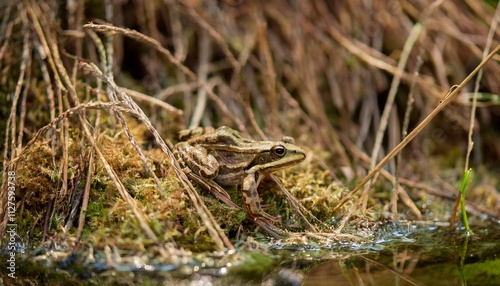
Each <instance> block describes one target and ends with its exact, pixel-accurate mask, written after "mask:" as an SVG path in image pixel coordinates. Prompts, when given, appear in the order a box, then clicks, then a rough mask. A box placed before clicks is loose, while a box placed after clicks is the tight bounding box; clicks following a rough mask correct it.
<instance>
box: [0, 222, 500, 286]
mask: <svg viewBox="0 0 500 286" xmlns="http://www.w3.org/2000/svg"><path fill="white" fill-rule="evenodd" d="M473 231H474V235H473V236H470V237H466V236H464V235H463V230H454V231H450V230H449V228H448V227H442V226H437V225H434V224H433V225H426V224H388V225H386V226H383V227H381V228H380V229H379V230H378V231H377V232H376V233H375V234H374V235H373V237H371V241H372V242H371V243H365V244H346V243H332V244H330V245H314V246H311V245H308V246H301V245H293V246H290V245H280V244H271V245H270V250H269V251H268V252H267V253H266V254H262V253H260V252H255V251H254V252H252V251H245V252H243V251H241V252H239V253H238V259H237V260H236V261H235V260H232V261H231V262H225V264H223V265H224V266H223V267H221V264H220V263H219V264H218V263H213V264H210V263H208V264H207V263H206V261H207V260H204V261H201V260H199V261H198V262H196V261H193V262H190V263H188V264H186V265H182V266H179V265H150V266H147V265H134V264H121V265H115V267H111V268H110V267H105V266H103V262H102V261H100V262H97V263H95V264H94V265H92V266H88V265H86V266H83V265H82V264H81V263H80V262H79V260H78V258H75V257H71V259H66V260H65V261H62V262H58V263H51V266H50V267H47V265H49V264H47V262H45V264H44V265H40V263H33V264H30V263H26V264H23V265H20V266H19V267H20V268H23V267H26V269H20V271H19V272H18V273H19V275H20V277H18V278H17V279H16V280H12V279H10V278H8V277H7V276H6V275H5V273H4V270H2V275H1V277H0V284H5V283H8V284H5V285H15V284H9V283H11V282H14V283H16V284H26V283H28V284H29V283H38V282H42V284H45V283H48V284H49V285H59V284H61V283H68V281H72V283H75V282H77V283H84V284H91V285H96V284H109V283H117V284H122V283H124V284H129V285H144V284H148V285H155V284H157V283H162V284H166V285H242V284H244V285H315V286H318V285H500V259H499V255H500V226H499V225H498V224H493V223H492V224H489V225H486V226H484V227H481V228H476V229H473ZM2 259H3V258H2ZM222 260H223V259H222ZM214 261H215V260H214ZM219 261H220V260H219ZM227 261H230V260H227ZM28 264H29V266H28Z"/></svg>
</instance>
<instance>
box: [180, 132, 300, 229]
mask: <svg viewBox="0 0 500 286" xmlns="http://www.w3.org/2000/svg"><path fill="white" fill-rule="evenodd" d="M179 139H180V141H181V142H179V143H177V144H176V145H175V148H174V155H175V157H176V159H177V161H178V162H179V164H180V166H181V167H182V169H183V171H184V172H185V173H186V174H187V176H188V177H189V178H190V179H191V180H193V181H195V182H196V183H198V184H200V185H201V187H202V188H204V189H206V190H208V191H210V192H211V193H212V194H214V195H215V196H216V197H217V198H218V199H219V200H221V201H222V202H224V203H226V204H228V205H230V206H233V207H235V208H239V209H241V207H239V206H237V205H236V204H235V203H234V202H233V201H232V200H231V197H230V196H229V194H228V193H227V192H226V191H225V190H224V188H223V186H239V187H240V189H241V192H242V195H243V203H244V209H245V211H246V213H247V215H248V217H249V218H250V219H251V220H253V221H254V222H255V223H256V224H257V225H258V226H260V227H262V228H263V229H264V230H265V231H267V232H268V233H269V234H271V235H273V236H279V235H278V234H277V233H276V231H275V230H273V229H274V227H273V223H274V222H275V221H276V218H275V217H273V216H271V215H269V214H267V213H266V212H264V211H263V210H262V208H261V204H260V198H259V193H258V192H257V188H258V186H259V183H260V182H261V180H262V178H263V177H265V176H266V175H269V174H271V173H273V172H275V171H278V170H282V169H285V168H288V167H291V166H294V165H296V164H298V163H300V162H302V161H303V160H304V159H305V157H306V155H305V152H304V150H302V149H301V148H299V147H298V146H296V145H295V142H294V140H293V138H291V137H286V136H285V137H283V139H282V140H281V141H256V140H252V139H249V138H244V137H242V136H241V135H240V134H239V132H238V131H236V130H233V129H231V128H229V127H225V126H223V127H219V128H217V129H215V130H214V129H213V128H196V129H188V130H183V131H181V132H180V134H179Z"/></svg>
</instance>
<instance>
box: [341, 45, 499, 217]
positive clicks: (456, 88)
mask: <svg viewBox="0 0 500 286" xmlns="http://www.w3.org/2000/svg"><path fill="white" fill-rule="evenodd" d="M498 51H500V45H498V46H497V47H496V48H495V49H494V50H493V51H492V52H491V53H490V54H488V56H487V57H486V58H484V59H483V60H482V61H481V63H480V64H479V65H478V66H477V67H476V68H475V69H474V70H473V71H472V72H471V73H470V74H469V75H468V76H467V77H466V78H465V79H464V80H463V81H462V82H461V83H460V84H459V85H457V86H453V87H452V88H451V89H450V90H449V91H448V93H446V95H445V96H444V97H443V99H442V100H441V102H440V103H439V105H438V106H437V107H436V108H434V110H432V112H431V113H430V114H429V115H427V117H425V119H424V120H422V122H420V124H418V126H417V127H415V129H413V131H411V132H410V133H409V134H408V136H406V137H405V138H404V139H403V140H402V141H401V142H400V143H399V144H398V145H397V146H396V147H394V149H392V150H391V152H389V153H388V154H387V155H386V156H385V157H384V158H383V159H382V160H381V161H380V162H379V163H378V164H377V165H376V166H375V167H374V168H373V169H372V170H371V171H370V172H369V173H368V174H367V175H366V176H365V177H364V178H363V179H362V180H361V181H360V182H359V183H358V184H357V185H356V187H355V188H354V189H353V190H352V191H350V192H349V193H348V194H347V195H346V196H345V197H344V198H342V200H340V202H339V203H338V204H337V205H336V206H335V207H334V209H333V211H337V210H338V209H339V208H340V207H342V205H344V204H345V203H346V202H347V201H348V200H349V199H350V198H351V197H352V195H353V194H355V193H356V192H357V191H359V190H360V189H361V188H362V187H363V186H364V185H365V184H366V183H367V182H368V181H369V180H370V179H371V178H372V177H373V176H375V174H377V173H378V172H379V171H380V170H381V169H382V168H383V167H384V166H385V164H387V163H388V162H389V160H391V159H392V158H394V156H396V155H397V154H398V153H399V152H400V151H401V150H402V149H403V148H404V147H405V146H406V145H407V144H408V143H409V142H410V141H411V140H413V138H415V136H417V135H418V133H420V131H422V129H424V127H425V126H427V124H429V122H431V120H432V119H433V118H434V117H435V116H436V115H437V114H438V113H439V112H441V111H442V110H443V109H444V108H445V107H446V106H447V105H448V104H449V103H450V102H451V101H452V100H453V99H454V98H455V97H456V96H457V95H458V94H459V92H460V91H461V90H462V88H463V87H464V86H465V85H466V84H467V83H468V82H469V81H470V80H471V79H472V77H473V76H474V75H475V74H476V73H477V72H478V71H479V70H480V69H481V68H483V66H484V65H485V64H486V63H487V62H488V61H489V60H490V59H491V58H492V57H493V56H494V55H495V54H496V53H497V52H498Z"/></svg>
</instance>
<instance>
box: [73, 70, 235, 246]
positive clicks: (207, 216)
mask: <svg viewBox="0 0 500 286" xmlns="http://www.w3.org/2000/svg"><path fill="white" fill-rule="evenodd" d="M81 65H82V68H84V69H88V70H90V71H92V72H93V73H94V74H95V75H96V76H97V77H98V78H100V79H101V80H103V81H104V82H106V83H107V84H108V85H109V86H110V88H111V90H112V91H113V92H115V93H116V94H117V95H119V96H120V98H122V99H123V100H124V101H125V103H126V104H127V105H128V107H129V108H130V109H131V110H133V111H134V112H136V114H137V116H138V118H139V120H141V121H142V122H143V123H144V124H145V125H146V127H147V128H148V130H149V131H150V132H151V134H153V136H154V138H155V141H156V143H157V144H158V145H159V146H160V148H161V149H162V150H163V152H165V154H167V155H168V158H169V160H170V164H171V166H172V167H173V168H174V170H175V173H176V175H177V177H178V178H179V180H180V182H181V184H182V185H183V187H184V188H185V190H186V191H187V192H188V195H189V197H190V199H191V202H192V203H193V205H194V206H195V208H196V210H197V211H198V215H199V216H200V217H201V219H202V221H203V223H204V224H205V226H206V227H207V230H208V232H209V233H210V236H211V237H212V239H213V241H214V243H215V244H216V246H217V247H218V249H219V250H220V251H223V250H224V246H225V247H227V248H228V249H233V246H232V244H231V242H230V241H229V239H228V238H227V236H226V235H225V234H224V232H223V231H222V230H221V228H220V226H219V225H218V224H217V221H216V220H215V219H214V218H213V216H212V214H211V213H210V211H209V210H208V208H207V207H206V206H205V204H204V203H203V201H202V200H201V198H200V197H199V195H198V193H197V192H196V190H195V189H194V187H193V186H192V184H191V182H190V181H189V179H188V178H187V177H186V174H185V173H184V172H183V171H182V169H181V167H180V166H179V163H178V162H177V160H176V159H175V157H174V155H173V153H172V151H171V150H170V148H169V147H168V146H167V144H166V143H165V141H164V140H163V139H162V137H161V136H160V134H159V133H158V131H157V130H156V128H154V126H153V125H152V123H151V122H150V121H149V119H148V117H147V116H146V115H145V114H144V112H143V111H142V110H141V109H140V107H139V106H137V104H135V102H134V101H133V100H132V99H131V98H130V97H128V96H127V95H126V94H124V93H123V92H121V91H120V89H119V88H118V86H116V84H115V83H114V81H113V80H112V79H110V78H108V77H107V76H106V75H104V74H103V73H102V72H101V71H100V70H99V68H98V67H97V66H95V65H94V64H87V63H82V64H81Z"/></svg>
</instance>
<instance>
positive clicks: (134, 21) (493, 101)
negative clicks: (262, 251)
mask: <svg viewBox="0 0 500 286" xmlns="http://www.w3.org/2000/svg"><path fill="white" fill-rule="evenodd" d="M0 9H1V10H0V15H1V17H0V18H1V19H2V20H1V23H0V31H1V33H0V35H1V38H0V102H1V106H0V112H1V114H2V116H1V121H0V122H1V124H0V132H2V136H1V138H2V140H1V142H0V143H1V146H2V160H3V177H2V182H3V183H2V193H1V196H0V202H1V206H2V208H1V212H0V218H1V219H2V220H1V224H0V233H1V234H2V236H3V234H4V232H5V229H6V224H7V223H8V218H9V216H8V212H7V204H8V192H7V182H8V177H9V172H15V179H16V190H15V192H16V193H15V194H16V206H17V211H16V220H17V221H16V222H17V224H18V234H19V236H20V238H21V239H22V240H23V241H24V242H29V243H32V244H31V245H30V246H33V247H36V246H38V245H39V244H40V243H44V242H47V241H57V242H59V243H60V239H62V240H64V241H66V243H68V245H70V246H71V247H77V246H78V245H79V243H83V244H85V243H90V244H93V245H95V246H96V247H97V248H101V249H104V248H106V247H108V246H118V248H120V249H129V250H131V251H132V250H133V251H132V252H142V251H144V249H146V248H147V249H149V250H150V253H153V254H155V255H156V254H158V255H159V256H160V257H170V259H171V260H170V261H171V262H172V260H173V259H172V258H171V257H173V254H174V253H175V255H176V257H181V256H183V255H185V253H177V252H175V251H176V250H180V249H182V248H189V249H191V250H194V251H204V250H214V249H218V250H223V249H226V248H232V244H231V243H230V241H229V240H228V237H229V238H230V239H240V238H242V237H244V236H246V235H253V231H254V230H255V226H253V225H252V224H250V223H249V222H248V221H246V220H245V214H244V213H243V212H241V211H238V210H235V209H232V208H230V207H227V206H225V205H223V204H221V203H220V202H218V201H217V200H215V199H214V198H213V197H212V196H211V195H209V194H207V193H205V192H201V193H200V194H201V195H202V197H199V196H198V194H197V193H196V192H194V191H193V189H192V186H191V185H190V183H189V181H187V180H186V178H185V177H184V178H183V177H182V172H180V173H179V170H178V169H176V168H174V167H172V164H174V162H173V161H172V160H173V159H172V156H171V153H170V152H169V149H168V146H166V145H164V144H161V139H160V138H158V135H160V136H161V137H162V138H163V139H164V140H165V141H167V144H168V142H173V143H175V142H176V140H177V139H176V134H177V132H178V131H179V130H181V129H185V128H188V127H196V126H216V127H217V126H222V125H227V126H231V127H233V128H235V129H238V130H240V131H241V132H242V133H243V134H245V135H246V136H249V137H252V138H254V139H268V138H270V139H279V138H281V137H282V136H283V135H289V136H293V137H294V138H295V140H296V143H297V145H299V146H301V147H303V148H304V149H305V150H306V151H307V154H308V157H307V159H306V161H305V162H304V163H302V164H301V165H299V166H298V167H296V168H293V169H292V170H287V171H285V172H279V173H278V174H277V175H278V176H279V177H281V178H282V184H283V186H284V187H285V188H286V189H287V190H289V191H290V193H291V194H292V195H293V197H290V196H288V197H287V195H286V194H287V192H286V190H280V188H279V186H276V184H274V183H273V182H269V184H267V183H266V185H265V186H264V187H265V188H266V189H269V190H271V191H268V192H265V194H263V198H262V199H263V203H264V204H269V205H270V206H269V208H268V209H267V210H266V211H268V212H270V213H274V214H280V215H281V217H282V224H281V225H280V227H281V228H283V229H285V230H286V231H288V232H290V233H291V236H292V238H291V243H294V240H293V239H294V236H293V233H302V232H303V231H308V236H309V238H311V239H317V240H321V239H324V238H334V239H342V238H346V237H349V239H355V238H353V237H350V236H345V237H344V236H342V235H341V233H345V232H348V233H351V232H352V233H355V232H356V230H355V227H359V226H363V225H366V224H365V223H366V222H368V221H372V220H380V219H383V218H391V219H418V220H425V219H431V220H432V219H437V220H444V219H446V220H447V219H449V218H450V215H451V208H452V206H453V203H454V199H455V196H456V194H457V191H456V188H457V187H458V185H459V182H460V180H461V177H462V175H463V172H464V169H466V168H467V166H469V167H473V168H474V176H473V180H472V181H471V183H470V187H469V188H470V190H469V192H470V195H468V207H469V210H470V211H471V212H472V213H473V214H474V215H481V214H486V215H488V216H489V217H490V218H492V219H499V217H498V214H499V211H500V203H499V201H498V200H499V194H498V187H499V186H500V182H499V181H498V172H499V171H500V169H499V168H498V161H499V160H500V144H498V141H499V139H500V138H499V132H500V129H499V125H498V124H495V122H498V120H499V117H500V108H499V107H498V103H499V100H498V94H500V64H499V60H500V55H498V54H497V55H495V56H493V58H491V59H490V60H489V61H488V62H487V63H486V64H485V65H484V67H483V69H482V75H481V76H480V79H479V81H478V82H477V85H476V84H475V82H474V81H475V79H476V78H477V77H475V78H474V79H473V80H472V81H470V82H469V83H468V84H467V85H466V86H465V87H464V88H463V89H461V90H459V91H458V93H456V95H457V96H456V97H454V98H453V100H452V101H451V103H449V104H447V105H446V106H445V105H443V107H444V110H443V112H441V113H439V114H438V115H437V116H436V117H435V118H434V119H433V120H432V121H431V122H430V123H429V124H428V125H427V127H426V128H425V129H423V130H422V131H421V132H420V134H418V135H417V136H416V137H415V139H414V140H412V141H411V142H410V143H409V144H408V145H407V147H406V148H405V149H404V150H403V151H401V152H400V153H399V156H400V157H399V158H398V159H397V160H396V159H395V160H391V161H390V162H389V164H388V165H387V166H388V167H387V168H386V169H384V170H382V171H381V172H380V175H381V177H380V178H379V179H378V180H377V183H376V184H375V186H374V187H373V188H372V189H368V188H365V189H364V191H363V192H364V193H366V194H367V196H364V197H363V198H361V199H359V198H360V194H361V193H362V191H360V192H355V193H353V196H352V197H349V198H350V199H349V200H348V201H347V203H346V204H345V205H342V207H340V205H339V204H338V203H339V201H340V200H341V198H342V197H345V195H346V193H347V192H348V190H352V189H353V188H354V186H355V185H356V183H357V182H359V181H360V180H361V179H362V178H363V177H364V176H365V175H366V174H367V173H368V171H369V170H370V169H372V168H373V167H374V166H375V163H377V162H379V161H380V160H381V159H382V158H383V157H384V155H385V154H387V153H388V152H389V151H390V150H391V149H392V148H393V147H394V146H396V145H397V144H398V143H399V142H400V141H401V140H402V136H404V135H402V134H406V133H407V132H409V131H411V130H413V129H414V128H415V126H417V124H418V123H419V122H421V121H422V120H423V119H424V118H425V117H426V116H427V115H428V114H429V113H430V112H431V111H432V110H433V109H434V108H435V107H436V106H437V105H438V104H439V103H440V100H443V98H444V96H445V94H446V92H447V91H448V90H449V89H450V88H451V87H452V86H453V85H455V84H459V83H460V82H461V81H462V80H463V79H464V78H465V77H466V76H467V75H468V74H469V73H470V72H472V71H473V70H474V68H475V67H476V66H477V65H478V64H479V63H480V62H481V59H482V58H483V57H484V56H485V55H486V54H488V52H489V51H491V50H493V49H495V48H496V47H497V45H498V44H499V43H500V29H498V28H496V27H497V23H495V21H494V20H493V19H494V15H495V13H496V15H497V16H496V17H497V18H496V19H497V21H498V19H499V17H500V16H499V15H500V14H499V12H498V9H497V12H495V7H493V5H490V4H488V2H486V1H476V0H467V1H430V0H415V1H359V0H358V1H232V0H226V1H195V0H180V1H175V0H164V1H159V0H157V1H67V2H65V5H62V3H60V2H57V1H33V0H24V1H21V2H19V1H2V4H0ZM485 51H486V52H485ZM475 89H476V90H478V91H480V92H481V94H480V97H479V102H478V104H477V106H478V108H477V110H476V113H475V115H474V116H475V117H474V120H473V122H474V132H473V133H472V138H473V140H474V148H473V149H472V154H471V156H470V162H469V160H468V156H467V146H468V134H469V130H470V126H471V123H470V122H471V114H472V113H471V109H472V106H473V100H472V99H473V96H472V94H473V93H474V90H475ZM129 96H130V97H129ZM134 102H136V103H137V104H138V106H136V105H135V103H134ZM389 108H392V110H389ZM384 109H385V111H384ZM141 110H142V111H141ZM125 123H126V126H125ZM381 126H382V127H381ZM154 128H156V130H157V132H158V133H157V134H155V132H154V131H153V129H154ZM382 134H385V136H381V135H382ZM130 138H133V142H131V141H132V140H131V139H130ZM139 150H142V154H141V155H139V154H138V152H139ZM377 150H378V151H377ZM373 154H374V155H373ZM141 156H142V159H141ZM370 157H371V158H372V159H373V163H372V160H371V159H370ZM146 162H147V164H145V163H146ZM396 162H398V164H396ZM145 165H147V166H148V167H145ZM153 174H154V175H153ZM396 174H397V176H396ZM495 174H496V175H495ZM395 177H397V182H396V180H395ZM366 186H369V184H366ZM394 186H397V187H394ZM393 190H396V191H393ZM231 193H232V194H233V195H232V196H233V197H234V198H235V200H236V202H237V203H238V204H241V198H240V197H239V194H238V193H237V191H236V190H232V191H231ZM398 198H399V201H398V200H397V199H398ZM294 202H295V203H296V202H299V203H300V204H301V205H302V206H304V207H305V208H301V207H300V206H295V207H291V206H290V205H291V204H293V203H294ZM206 206H208V209H207V208H206ZM354 206H355V207H354ZM396 206H397V208H396ZM337 207H338V209H337ZM348 210H351V211H350V212H348ZM301 213H302V214H303V216H304V218H305V219H303V218H302V217H301ZM306 221H309V222H310V225H308V224H307V223H306ZM219 226H222V229H221V228H220V227H219ZM345 226H354V228H347V229H344V227H345ZM353 229H354V230H353ZM242 233H243V234H244V235H243V236H242ZM233 241H234V240H233ZM71 247H70V248H71ZM151 249H154V250H151ZM166 252H167V253H168V254H169V255H171V256H169V255H165V253H166ZM176 261H177V260H176ZM174 262H175V261H174Z"/></svg>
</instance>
